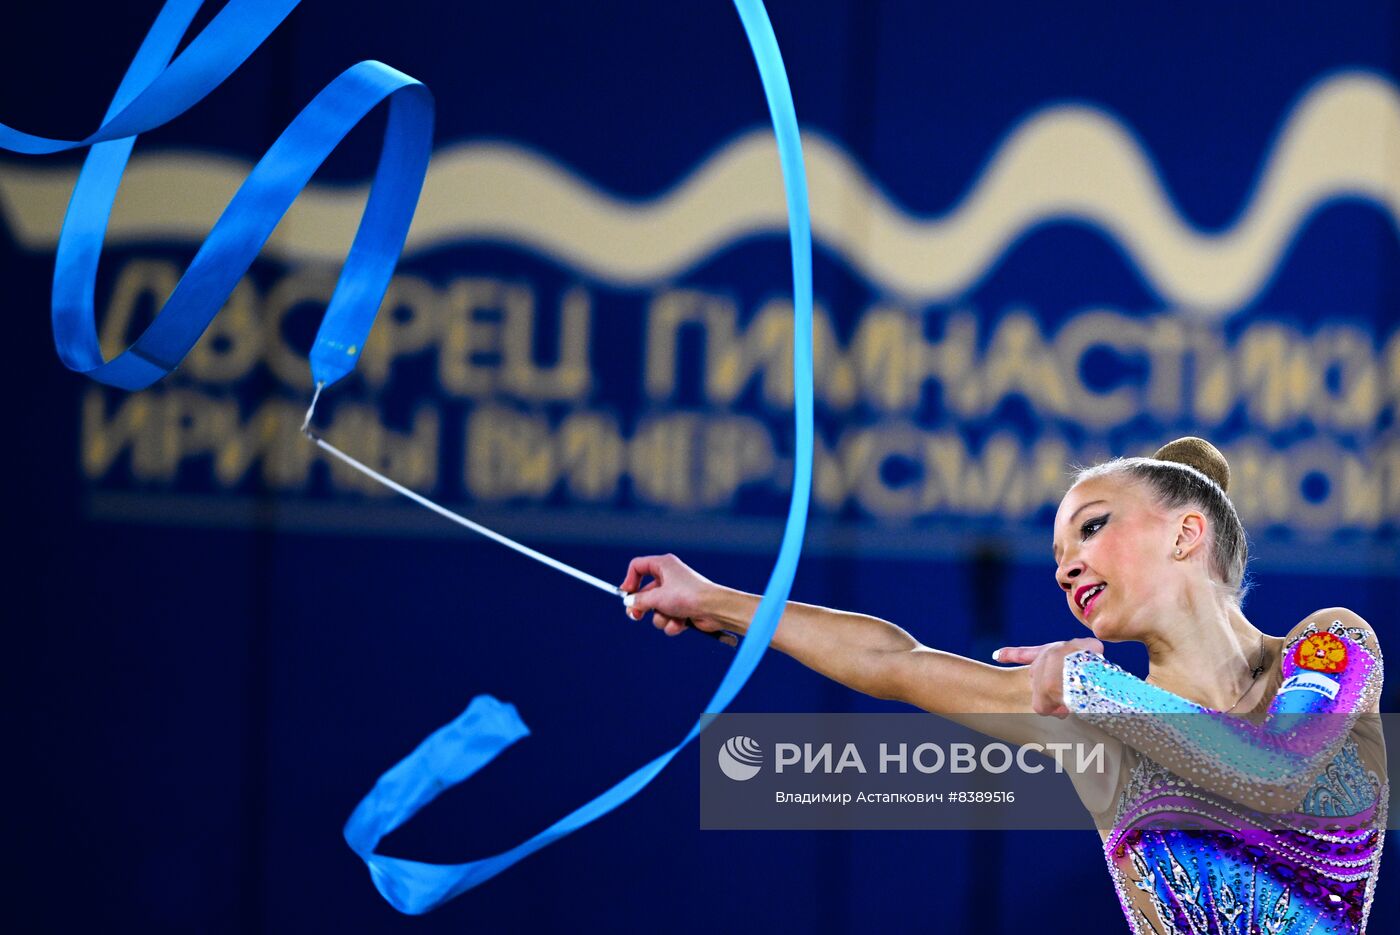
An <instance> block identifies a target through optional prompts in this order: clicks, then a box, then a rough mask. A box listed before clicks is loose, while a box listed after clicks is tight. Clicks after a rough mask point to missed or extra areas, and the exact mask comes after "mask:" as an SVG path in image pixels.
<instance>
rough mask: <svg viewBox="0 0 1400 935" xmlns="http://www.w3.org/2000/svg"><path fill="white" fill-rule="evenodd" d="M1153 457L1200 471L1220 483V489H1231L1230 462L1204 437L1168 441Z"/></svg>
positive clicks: (1187, 437)
mask: <svg viewBox="0 0 1400 935" xmlns="http://www.w3.org/2000/svg"><path fill="white" fill-rule="evenodd" d="M1152 457H1154V458H1156V459H1157V460H1158V461H1173V462H1175V463H1177V464H1184V465H1186V466H1187V467H1193V468H1195V469H1196V470H1198V471H1200V472H1201V473H1202V474H1204V475H1205V476H1206V477H1209V478H1210V479H1211V480H1213V481H1215V482H1216V483H1217V484H1219V485H1220V489H1221V490H1224V491H1226V492H1227V493H1228V492H1229V490H1230V462H1228V461H1226V460H1225V456H1224V455H1223V454H1221V453H1220V449H1219V448H1216V447H1215V446H1214V445H1212V444H1211V443H1210V442H1208V441H1206V440H1205V439H1204V438H1197V437H1196V436H1194V435H1188V436H1186V437H1185V438H1178V439H1177V440H1176V441H1174V442H1167V443H1166V444H1165V445H1163V446H1162V447H1161V448H1158V449H1157V453H1156V454H1155V455H1153V456H1152Z"/></svg>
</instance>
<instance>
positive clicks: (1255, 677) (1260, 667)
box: [1147, 633, 1265, 714]
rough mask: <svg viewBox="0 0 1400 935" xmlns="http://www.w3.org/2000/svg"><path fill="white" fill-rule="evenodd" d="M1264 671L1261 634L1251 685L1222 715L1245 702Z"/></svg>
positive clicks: (1251, 671) (1250, 676)
mask: <svg viewBox="0 0 1400 935" xmlns="http://www.w3.org/2000/svg"><path fill="white" fill-rule="evenodd" d="M1264 669H1265V666H1264V634H1262V633H1261V634H1259V664H1258V665H1256V666H1255V667H1254V668H1253V669H1250V670H1249V685H1248V686H1247V687H1246V688H1245V690H1244V695H1240V697H1239V699H1238V700H1236V701H1235V703H1234V704H1232V705H1230V707H1228V708H1226V709H1225V710H1224V711H1222V712H1220V713H1221V714H1229V713H1230V712H1231V711H1233V710H1235V709H1236V708H1238V707H1239V706H1240V702H1241V701H1244V699H1245V695H1248V694H1249V693H1250V692H1251V691H1252V690H1253V689H1254V683H1255V682H1257V681H1259V676H1260V675H1262V674H1263V672H1264ZM1147 678H1148V679H1149V680H1150V679H1151V678H1152V675H1151V673H1149V674H1148V676H1147Z"/></svg>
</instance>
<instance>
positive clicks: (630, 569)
mask: <svg viewBox="0 0 1400 935" xmlns="http://www.w3.org/2000/svg"><path fill="white" fill-rule="evenodd" d="M647 578H650V579H651V580H650V581H647V583H646V584H642V581H643V580H644V579H647ZM622 590H624V591H626V592H627V593H628V594H631V595H632V604H631V606H630V607H628V609H627V616H629V617H631V618H632V619H633V620H641V619H642V616H643V615H644V614H645V613H646V612H647V611H651V612H652V614H651V624H652V626H654V627H656V628H657V629H658V630H662V631H664V632H665V634H666V635H667V636H676V635H677V634H680V633H683V632H684V631H685V628H686V625H687V621H688V622H689V625H691V626H693V627H695V628H696V629H697V630H704V631H706V632H707V633H714V632H717V631H719V630H722V629H724V627H723V625H722V624H721V622H720V621H719V620H717V619H714V618H713V617H711V616H710V615H709V613H708V612H707V611H708V608H709V607H710V606H711V605H712V603H713V598H714V597H715V596H717V595H719V594H721V593H722V592H723V591H724V590H725V589H724V588H722V587H720V586H719V585H717V584H715V583H714V582H713V581H711V580H710V579H708V578H706V577H705V576H704V575H702V574H700V573H699V572H697V571H695V569H693V568H691V567H690V566H689V565H687V564H686V563H685V562H683V561H681V560H680V559H678V558H676V557H675V556H674V555H645V556H642V557H640V558H634V559H632V562H631V564H629V565H628V566H627V578H626V580H624V581H623V582H622Z"/></svg>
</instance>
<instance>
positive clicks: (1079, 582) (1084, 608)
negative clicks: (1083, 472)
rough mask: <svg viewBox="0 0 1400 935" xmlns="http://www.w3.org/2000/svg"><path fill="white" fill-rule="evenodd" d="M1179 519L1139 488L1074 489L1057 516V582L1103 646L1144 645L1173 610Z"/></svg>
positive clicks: (1101, 485)
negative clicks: (1129, 642) (1120, 642)
mask: <svg viewBox="0 0 1400 935" xmlns="http://www.w3.org/2000/svg"><path fill="white" fill-rule="evenodd" d="M1173 520H1174V518H1173V517H1172V515H1171V514H1169V513H1167V512H1166V511H1165V510H1163V509H1162V508H1161V507H1159V506H1158V505H1157V504H1156V502H1155V501H1154V500H1153V499H1152V498H1151V496H1150V495H1149V494H1148V492H1147V491H1146V490H1145V489H1144V488H1143V487H1142V486H1141V485H1139V484H1138V483H1135V482H1133V481H1130V480H1125V479H1121V478H1115V477H1112V476H1109V477H1096V478H1091V479H1089V480H1086V481H1084V482H1082V483H1080V484H1077V485H1075V486H1074V488H1072V489H1071V490H1070V492H1069V493H1067V494H1065V498H1064V500H1062V501H1060V509H1059V512H1058V513H1057V514H1056V516H1055V538H1054V554H1055V562H1056V569H1055V578H1056V580H1057V581H1058V582H1059V585H1060V587H1061V588H1062V589H1063V590H1064V592H1065V600H1066V601H1067V602H1068V603H1069V609H1070V613H1072V614H1074V616H1075V617H1076V618H1078V620H1079V622H1080V623H1083V624H1084V625H1085V626H1086V627H1088V628H1089V629H1090V630H1091V631H1093V634H1094V636H1096V637H1098V638H1099V639H1101V640H1113V641H1117V640H1141V639H1143V638H1144V637H1145V636H1147V635H1149V634H1150V632H1151V626H1152V622H1153V621H1154V620H1160V619H1164V618H1163V617H1161V616H1160V613H1159V612H1160V611H1161V610H1163V609H1166V608H1169V607H1170V606H1171V603H1172V601H1173V598H1172V596H1171V592H1172V590H1173V589H1172V587H1171V586H1170V584H1171V582H1172V581H1173V580H1174V576H1175V575H1178V574H1180V573H1181V569H1180V568H1179V567H1174V566H1180V565H1181V564H1182V563H1180V562H1174V561H1173V550H1174V548H1175V544H1176V532H1177V527H1176V524H1175V523H1174V521H1173Z"/></svg>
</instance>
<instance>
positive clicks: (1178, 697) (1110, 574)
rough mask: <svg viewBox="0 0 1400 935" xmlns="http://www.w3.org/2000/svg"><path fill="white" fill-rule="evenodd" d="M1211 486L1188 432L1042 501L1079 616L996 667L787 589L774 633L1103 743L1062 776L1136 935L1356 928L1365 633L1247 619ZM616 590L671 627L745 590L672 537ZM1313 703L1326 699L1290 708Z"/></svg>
mask: <svg viewBox="0 0 1400 935" xmlns="http://www.w3.org/2000/svg"><path fill="white" fill-rule="evenodd" d="M1228 487H1229V465H1228V464H1227V463H1226V460H1225V458H1224V456H1223V455H1221V453H1220V452H1219V451H1218V450H1216V448H1215V447H1214V446H1212V445H1211V444H1209V443H1208V442H1206V441H1204V440H1202V439H1199V438H1183V439H1178V440H1177V441H1175V442H1172V443H1171V444H1169V445H1166V446H1165V447H1163V448H1162V449H1161V450H1159V451H1158V452H1157V453H1156V455H1154V456H1153V457H1152V458H1119V459H1114V460H1111V461H1108V462H1105V463H1103V464H1100V465H1097V466H1095V467H1091V468H1088V469H1086V470H1083V471H1080V472H1079V473H1078V475H1077V476H1076V477H1075V480H1074V483H1073V485H1072V486H1071V488H1070V490H1069V492H1068V493H1066V494H1065V496H1064V499H1063V500H1062V501H1061V503H1060V506H1059V510H1058V513H1057V515H1056V517H1055V526H1054V558H1055V561H1056V565H1057V567H1056V573H1055V578H1056V582H1057V583H1058V584H1059V586H1060V588H1061V590H1063V591H1064V594H1065V600H1066V601H1067V602H1068V604H1069V609H1070V612H1071V613H1072V614H1074V616H1075V618H1076V619H1077V620H1079V622H1080V623H1082V624H1083V625H1084V626H1085V627H1087V628H1088V629H1089V631H1090V633H1092V634H1093V635H1092V636H1086V637H1081V638H1079V639H1070V640H1064V641H1060V642H1054V643H1047V644H1045V645H1041V646H1029V647H1007V648H1003V649H999V650H997V652H995V653H993V657H992V658H993V660H994V661H996V662H999V663H1005V664H1013V665H1014V667H1012V668H1007V667H1001V666H996V665H988V664H985V663H982V662H978V661H975V660H972V659H967V658H964V657H962V656H958V655H955V654H952V653H947V652H942V651H940V650H937V649H932V648H930V647H927V646H924V645H922V644H921V643H919V641H918V640H916V639H914V638H913V637H912V636H910V635H909V634H908V633H906V632H905V631H904V630H902V629H900V628H899V627H898V626H895V625H894V624H892V623H889V622H887V621H884V620H880V619H877V618H874V617H869V616H864V615H861V614H855V613H847V612H843V611H838V610H831V609H827V608H824V607H816V606H812V605H807V604H799V603H797V602H795V601H793V602H789V603H788V604H787V605H786V608H785V609H784V612H783V616H782V618H781V620H780V622H779V624H778V628H777V631H776V633H775V634H774V637H773V646H774V647H776V648H777V649H779V650H781V651H783V652H785V653H787V654H788V655H790V656H792V657H793V658H794V659H797V660H798V661H799V662H801V663H803V664H804V665H806V666H808V667H810V668H812V669H814V670H816V671H817V672H820V673H822V674H823V675H826V676H828V677H829V678H832V679H835V680H836V681H838V682H840V683H841V684H843V685H847V686H849V687H851V688H854V689H856V690H857V691H860V692H864V693H865V694H868V695H872V696H874V697H876V698H882V699H889V700H897V701H903V702H907V703H909V704H912V705H916V706H918V707H920V708H923V709H925V710H927V711H931V712H933V713H935V714H939V715H943V716H945V717H948V718H950V719H952V720H954V721H960V722H961V723H967V724H969V725H970V726H975V727H976V728H977V729H978V730H981V731H983V732H984V733H989V734H992V735H994V736H997V737H998V738H999V739H1001V740H1004V741H1007V742H1010V743H1014V744H1030V743H1041V744H1045V743H1050V742H1056V741H1059V742H1071V743H1076V742H1088V743H1099V742H1102V743H1103V744H1104V746H1105V750H1106V752H1107V758H1106V763H1107V767H1108V768H1107V769H1106V770H1105V771H1104V772H1103V773H1101V774H1094V773H1082V774H1072V779H1073V781H1074V785H1075V790H1076V792H1077V793H1078V795H1079V797H1080V799H1081V801H1082V802H1083V803H1084V805H1085V807H1086V808H1087V809H1088V810H1089V812H1090V813H1091V814H1092V815H1093V816H1094V818H1095V821H1096V827H1097V828H1098V829H1099V830H1100V835H1101V836H1102V838H1103V845H1104V856H1105V859H1106V861H1107V863H1108V869H1109V873H1110V876H1111V877H1112V879H1113V882H1114V887H1115V889H1116V891H1117V895H1118V899H1119V902H1120V904H1121V905H1122V908H1123V912H1124V915H1125V916H1126V919H1127V922H1128V926H1129V930H1130V931H1132V932H1133V933H1135V935H1148V933H1154V935H1158V933H1169V932H1183V933H1187V932H1189V933H1197V932H1228V933H1236V932H1238V933H1252V932H1273V933H1283V935H1287V933H1303V932H1308V933H1315V935H1321V933H1324V932H1352V933H1359V932H1364V931H1365V927H1366V920H1367V917H1368V916H1369V913H1370V908H1371V900H1372V894H1373V892H1374V889H1375V883H1376V877H1377V873H1378V870H1379V866H1380V854H1381V843H1382V840H1383V837H1384V830H1385V812H1386V804H1387V801H1388V794H1389V784H1388V781H1387V779H1386V768H1385V750H1384V741H1383V739H1382V737H1381V734H1380V728H1379V719H1378V718H1375V717H1368V718H1360V717H1359V715H1361V714H1370V713H1376V712H1379V696H1380V690H1381V678H1382V672H1381V655H1380V647H1379V645H1378V643H1377V639H1376V634H1375V632H1374V631H1373V630H1372V628H1371V627H1370V626H1369V625H1368V624H1367V623H1366V622H1365V621H1364V620H1362V619H1361V618H1360V617H1358V616H1357V615H1356V614H1354V613H1352V612H1351V611H1348V610H1345V609H1343V608H1339V607H1332V608H1327V609H1325V610H1319V611H1317V612H1315V613H1312V614H1309V615H1308V616H1307V617H1305V618H1304V619H1303V620H1302V621H1301V622H1300V623H1299V624H1298V625H1297V626H1295V627H1294V628H1293V629H1292V630H1291V631H1290V632H1289V633H1288V635H1287V636H1282V637H1278V636H1270V635H1268V634H1266V633H1264V632H1263V631H1261V630H1260V629H1258V628H1257V627H1255V626H1254V624H1252V623H1251V622H1250V621H1249V620H1248V618H1246V617H1245V615H1244V613H1243V611H1242V609H1241V601H1242V598H1243V594H1244V589H1245V582H1244V572H1245V562H1246V542H1245V533H1244V528H1243V526H1242V525H1241V523H1240V519H1239V516H1238V514H1237V513H1236V512H1235V508H1234V506H1233V504H1232V503H1231V502H1230V499H1229V497H1228V496H1227V494H1226V491H1227V489H1228ZM622 589H623V590H624V591H626V592H629V593H633V592H635V593H634V594H633V597H632V599H631V606H630V608H629V610H628V614H629V615H630V616H631V617H632V618H633V619H641V617H642V616H643V614H644V613H646V612H648V611H649V612H651V614H652V622H653V625H654V626H656V627H657V628H658V629H660V630H662V631H663V632H665V633H666V635H668V636H677V635H679V634H680V633H683V632H685V630H686V629H687V628H688V627H694V628H696V629H699V630H703V631H708V632H711V633H718V632H720V631H731V632H734V633H739V634H742V633H743V632H744V630H745V627H746V625H747V623H748V621H749V620H750V618H751V617H752V615H753V613H754V611H755V609H756V608H757V607H758V602H759V598H758V596H756V595H752V594H744V593H741V592H739V591H736V590H733V589H730V588H726V587H723V586H721V585H718V584H715V583H713V582H711V581H709V580H707V579H706V578H704V577H703V576H701V575H700V574H699V573H697V572H695V571H694V570H692V569H691V568H689V567H688V566H686V565H685V564H684V563H683V562H681V561H680V560H679V559H678V558H676V557H675V556H673V555H663V556H648V557H642V558H636V559H633V560H632V562H631V564H630V566H629V567H628V569H627V578H626V580H625V581H624V582H623V585H622ZM1123 640H1133V641H1136V642H1140V643H1143V644H1145V646H1146V647H1147V652H1148V661H1149V666H1148V669H1149V671H1148V675H1147V678H1146V680H1142V679H1138V678H1137V677H1135V676H1133V675H1131V674H1130V673H1128V672H1125V671H1124V670H1122V669H1120V668H1119V667H1117V666H1115V665H1113V664H1111V663H1109V662H1107V661H1106V660H1105V659H1104V658H1103V655H1102V653H1103V641H1107V642H1119V641H1123ZM1314 713H1316V714H1329V715H1330V716H1327V717H1308V718H1301V717H1297V716H1296V715H1300V714H1314ZM999 714H1000V715H1021V716H1008V717H1005V718H988V716H989V715H999ZM1030 714H1036V715H1050V716H1049V717H1027V716H1025V715H1030ZM968 716H974V717H968ZM1182 780H1185V782H1182ZM1184 825H1189V826H1190V827H1183V826H1184Z"/></svg>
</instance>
